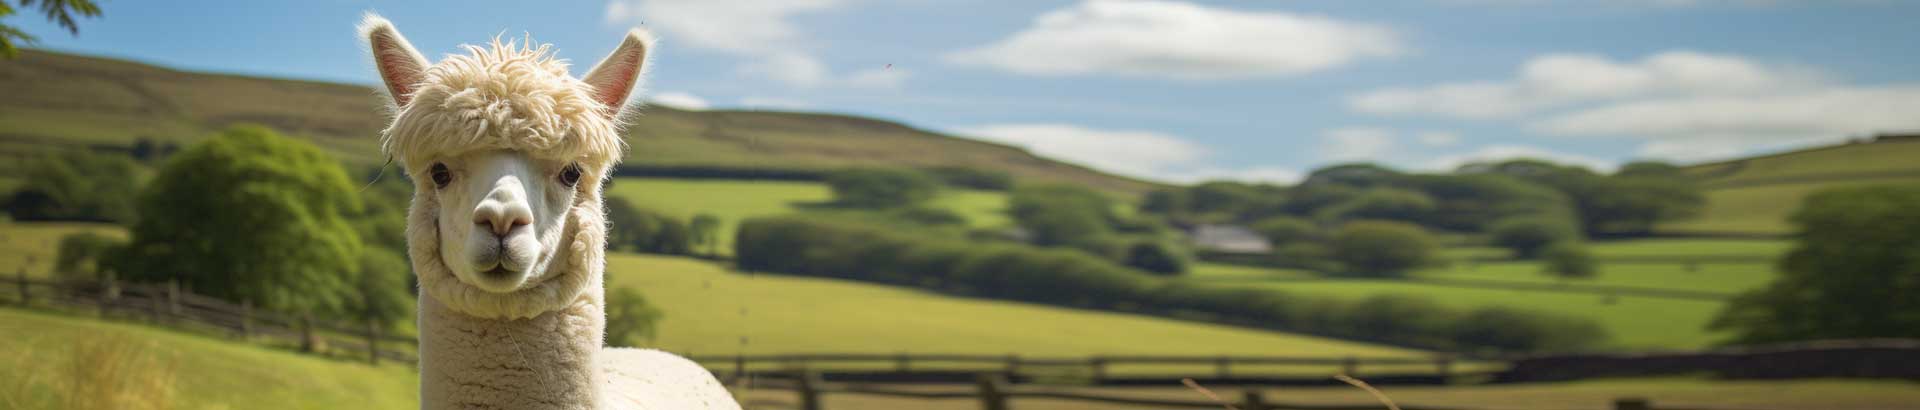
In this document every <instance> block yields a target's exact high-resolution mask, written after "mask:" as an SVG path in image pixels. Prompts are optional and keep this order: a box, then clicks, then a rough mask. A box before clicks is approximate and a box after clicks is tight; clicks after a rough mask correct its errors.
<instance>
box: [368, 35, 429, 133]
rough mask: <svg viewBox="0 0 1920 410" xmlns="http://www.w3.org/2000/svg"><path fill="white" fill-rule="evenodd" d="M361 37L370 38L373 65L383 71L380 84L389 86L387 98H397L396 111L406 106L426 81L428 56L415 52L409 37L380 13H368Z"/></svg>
mask: <svg viewBox="0 0 1920 410" xmlns="http://www.w3.org/2000/svg"><path fill="white" fill-rule="evenodd" d="M360 37H361V38H364V39H366V41H367V47H368V48H369V49H370V50H371V51H372V52H373V66H374V68H375V69H378V70H379V71H380V81H381V82H383V83H386V85H387V96H389V97H393V107H394V111H399V110H400V108H402V107H406V106H407V103H408V102H409V101H412V99H413V92H414V91H415V89H416V88H418V87H419V86H420V83H421V82H422V81H425V79H426V76H427V66H428V64H427V57H425V56H422V55H420V52H419V51H417V50H414V49H413V44H411V43H407V38H406V37H402V36H400V30H399V29H396V28H393V22H389V21H387V19H386V18H383V17H380V15H378V14H373V13H367V16H366V17H364V18H362V20H361V21H360Z"/></svg>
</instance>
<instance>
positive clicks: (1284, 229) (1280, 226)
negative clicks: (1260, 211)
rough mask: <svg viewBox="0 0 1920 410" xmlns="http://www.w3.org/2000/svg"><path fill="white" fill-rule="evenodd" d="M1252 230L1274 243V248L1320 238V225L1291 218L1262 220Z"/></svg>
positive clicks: (1277, 217) (1281, 217) (1278, 217)
mask: <svg viewBox="0 0 1920 410" xmlns="http://www.w3.org/2000/svg"><path fill="white" fill-rule="evenodd" d="M1250 228H1252V229H1253V231H1254V232H1259V233H1260V235H1261V236H1265V237H1266V238H1267V242H1270V243H1272V245H1273V246H1274V247H1279V246H1281V245H1285V244H1289V243H1294V242H1299V241H1311V240H1314V239H1317V238H1319V237H1320V226H1319V225H1315V224H1314V223H1313V222H1311V221H1308V220H1305V219H1300V218H1295V217H1290V216H1275V217H1269V218H1266V219H1261V220H1260V221H1259V222H1254V223H1253V226H1251V227H1250Z"/></svg>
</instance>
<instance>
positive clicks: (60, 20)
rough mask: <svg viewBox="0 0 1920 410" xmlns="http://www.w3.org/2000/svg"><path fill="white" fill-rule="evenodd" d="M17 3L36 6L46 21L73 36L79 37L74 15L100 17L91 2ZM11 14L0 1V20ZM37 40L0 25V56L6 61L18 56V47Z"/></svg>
mask: <svg viewBox="0 0 1920 410" xmlns="http://www.w3.org/2000/svg"><path fill="white" fill-rule="evenodd" d="M18 2H19V3H20V7H34V6H36V5H38V6H39V8H40V13H41V14H45V15H47V20H48V21H52V22H54V24H59V25H60V28H64V29H67V34H71V35H75V36H78V35H80V24H79V23H78V22H76V21H74V18H73V17H74V15H75V14H78V15H80V16H81V17H98V16H100V5H98V4H94V2H93V0H18ZM13 13H15V10H14V9H13V6H11V5H8V4H7V3H6V2H5V1H0V18H6V17H7V16H11V15H13ZM38 40H39V39H38V38H35V37H34V36H33V35H31V34H27V32H25V31H21V30H20V28H18V27H14V26H11V25H6V24H0V55H4V56H5V57H6V58H7V59H13V58H15V57H19V56H20V50H19V48H18V47H19V45H22V44H33V43H34V42H36V41H38Z"/></svg>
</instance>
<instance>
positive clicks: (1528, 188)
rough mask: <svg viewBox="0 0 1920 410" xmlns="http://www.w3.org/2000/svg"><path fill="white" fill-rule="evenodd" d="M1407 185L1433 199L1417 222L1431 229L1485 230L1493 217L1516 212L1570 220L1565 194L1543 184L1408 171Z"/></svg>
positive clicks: (1488, 176) (1570, 209)
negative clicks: (1416, 173)
mask: <svg viewBox="0 0 1920 410" xmlns="http://www.w3.org/2000/svg"><path fill="white" fill-rule="evenodd" d="M1403 180H1404V184H1405V186H1406V188H1407V189H1412V190H1417V191H1420V192H1422V193H1425V194H1427V196H1428V197H1429V198H1432V199H1433V204H1434V207H1433V211H1432V212H1430V213H1429V214H1428V216H1427V217H1426V218H1424V219H1422V220H1421V222H1420V224H1421V225H1425V226H1428V227H1432V228H1435V229H1444V230H1451V231H1463V232H1485V231H1487V230H1488V228H1489V227H1490V226H1491V225H1492V224H1494V223H1495V222H1496V221H1499V220H1502V219H1506V218H1511V217H1514V216H1520V215H1553V216H1559V217H1563V218H1566V219H1568V220H1572V218H1573V215H1574V210H1573V205H1572V204H1571V203H1570V202H1569V201H1568V200H1567V197H1566V195H1565V194H1563V193H1561V192H1560V191H1559V190H1555V189H1553V188H1551V187H1547V186H1544V185H1540V184H1536V183H1531V182H1528V181H1525V180H1521V179H1518V178H1513V177H1510V176H1506V175H1498V174H1461V175H1409V176H1407V177H1405V178H1404V179H1403Z"/></svg>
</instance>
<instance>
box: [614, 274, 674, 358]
mask: <svg viewBox="0 0 1920 410" xmlns="http://www.w3.org/2000/svg"><path fill="white" fill-rule="evenodd" d="M662 316H665V315H664V314H663V313H661V312H660V309H658V308H655V307H653V306H652V305H649V304H647V298H646V297H645V296H641V295H640V292H638V291H635V290H633V288H626V287H622V288H615V289H614V290H613V291H611V292H607V345H608V346H623V347H632V346H641V345H642V343H652V342H653V338H654V336H656V332H657V331H658V327H657V326H658V324H659V323H660V318H661V317H662Z"/></svg>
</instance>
